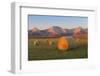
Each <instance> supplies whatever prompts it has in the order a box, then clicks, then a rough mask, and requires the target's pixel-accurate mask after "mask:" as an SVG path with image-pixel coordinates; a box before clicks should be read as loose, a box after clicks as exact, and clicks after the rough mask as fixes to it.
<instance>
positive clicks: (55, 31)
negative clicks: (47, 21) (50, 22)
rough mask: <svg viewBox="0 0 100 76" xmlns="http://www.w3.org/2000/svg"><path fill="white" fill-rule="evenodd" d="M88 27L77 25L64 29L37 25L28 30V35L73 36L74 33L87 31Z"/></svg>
mask: <svg viewBox="0 0 100 76" xmlns="http://www.w3.org/2000/svg"><path fill="white" fill-rule="evenodd" d="M87 32H88V29H87V28H82V27H76V28H72V29H67V28H66V29H64V28H62V27H59V26H52V27H49V28H47V29H44V30H39V29H38V28H36V27H33V28H32V29H29V30H28V36H32V37H56V36H72V35H73V34H80V33H87Z"/></svg>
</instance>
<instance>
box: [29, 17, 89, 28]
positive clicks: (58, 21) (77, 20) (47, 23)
mask: <svg viewBox="0 0 100 76" xmlns="http://www.w3.org/2000/svg"><path fill="white" fill-rule="evenodd" d="M28 26H29V28H28V29H31V28H33V27H36V28H38V29H41V30H43V29H47V28H49V27H52V26H60V27H62V28H69V29H71V28H75V27H82V28H87V26H88V17H81V16H47V15H28Z"/></svg>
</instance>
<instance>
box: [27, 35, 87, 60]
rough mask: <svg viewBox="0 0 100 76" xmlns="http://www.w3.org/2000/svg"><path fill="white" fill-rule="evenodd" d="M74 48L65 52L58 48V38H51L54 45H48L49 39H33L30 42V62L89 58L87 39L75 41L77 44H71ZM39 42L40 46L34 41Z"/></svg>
mask: <svg viewBox="0 0 100 76" xmlns="http://www.w3.org/2000/svg"><path fill="white" fill-rule="evenodd" d="M71 39H72V38H70V37H68V40H69V41H70V43H71V45H72V46H73V45H74V48H69V49H68V50H66V51H65V52H62V51H60V50H59V49H58V48H57V41H58V38H51V40H52V42H53V43H52V45H50V46H49V45H48V43H47V40H48V38H32V39H29V40H28V60H30V61H31V60H50V59H78V58H88V50H87V49H88V46H87V39H78V40H75V42H76V44H75V43H73V42H71V41H72V40H71ZM36 40H39V41H40V42H39V45H34V41H36Z"/></svg>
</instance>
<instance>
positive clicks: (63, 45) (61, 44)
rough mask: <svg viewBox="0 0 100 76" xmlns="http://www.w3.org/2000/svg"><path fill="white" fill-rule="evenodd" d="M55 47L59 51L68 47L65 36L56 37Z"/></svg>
mask: <svg viewBox="0 0 100 76" xmlns="http://www.w3.org/2000/svg"><path fill="white" fill-rule="evenodd" d="M57 48H58V49H59V50H61V51H65V50H67V49H68V48H69V43H68V41H67V39H66V37H64V36H63V37H60V38H59V39H58V43H57Z"/></svg>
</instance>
